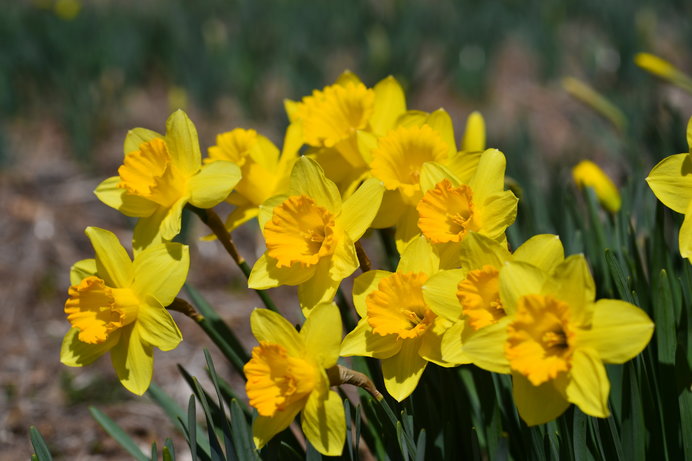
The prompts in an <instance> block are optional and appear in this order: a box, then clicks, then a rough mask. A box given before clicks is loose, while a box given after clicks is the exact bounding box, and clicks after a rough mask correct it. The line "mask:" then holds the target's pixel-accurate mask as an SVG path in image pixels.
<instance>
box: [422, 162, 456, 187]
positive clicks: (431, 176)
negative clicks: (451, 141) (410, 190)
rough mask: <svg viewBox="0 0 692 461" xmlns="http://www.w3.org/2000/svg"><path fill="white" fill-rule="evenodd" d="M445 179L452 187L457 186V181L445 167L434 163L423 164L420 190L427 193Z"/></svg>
mask: <svg viewBox="0 0 692 461" xmlns="http://www.w3.org/2000/svg"><path fill="white" fill-rule="evenodd" d="M445 179H447V180H449V182H450V183H451V184H452V186H453V187H458V186H459V184H460V183H459V181H458V180H457V178H456V177H455V176H454V173H452V172H451V171H450V170H449V169H448V168H447V167H446V166H444V165H442V164H439V163H436V162H425V163H424V164H423V168H421V172H420V188H421V191H422V192H427V191H429V190H430V189H432V188H434V187H435V185H436V184H437V183H439V182H441V181H444V180H445Z"/></svg>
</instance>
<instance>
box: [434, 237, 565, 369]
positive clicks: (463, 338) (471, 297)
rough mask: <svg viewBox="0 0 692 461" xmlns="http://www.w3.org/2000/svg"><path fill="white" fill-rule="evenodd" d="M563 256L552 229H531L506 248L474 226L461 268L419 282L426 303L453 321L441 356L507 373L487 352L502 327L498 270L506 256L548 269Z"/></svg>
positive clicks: (504, 364) (462, 247) (504, 363)
mask: <svg viewBox="0 0 692 461" xmlns="http://www.w3.org/2000/svg"><path fill="white" fill-rule="evenodd" d="M563 260H564V250H563V248H562V243H561V242H560V239H559V238H558V236H557V235H548V234H543V235H536V236H534V237H532V238H530V239H529V240H527V241H526V242H525V243H524V244H523V245H521V246H520V247H519V248H517V249H516V251H515V252H514V253H510V252H509V250H508V249H507V246H506V245H504V244H501V243H499V242H497V241H496V240H493V239H491V238H489V237H486V236H484V235H481V234H477V233H475V232H471V233H470V234H469V235H468V236H467V237H466V238H465V239H464V241H463V242H462V243H461V245H460V257H459V263H460V265H461V268H460V269H451V270H441V271H439V272H437V273H436V274H434V275H432V276H431V277H430V278H429V279H428V281H427V282H426V283H425V284H424V285H423V298H424V299H425V301H426V303H427V304H428V305H429V306H430V309H431V310H432V311H433V312H435V313H436V314H437V315H439V316H442V317H444V318H446V319H448V320H450V321H451V322H454V324H453V325H452V326H451V327H450V328H449V329H448V330H447V331H446V332H445V333H444V337H443V339H442V344H441V353H442V358H443V360H445V361H446V362H450V363H455V364H464V363H473V364H475V365H477V366H479V367H480V368H483V369H485V370H488V371H493V372H496V373H509V371H510V370H509V364H508V363H507V360H506V359H505V358H504V357H502V356H501V357H500V359H499V361H497V360H494V359H497V355H496V354H490V355H489V354H487V353H486V351H487V350H489V349H492V348H496V349H498V348H499V349H500V350H501V347H502V344H501V341H497V338H496V337H495V336H494V334H496V333H497V332H500V333H502V331H503V330H505V329H506V328H507V320H506V319H507V312H506V311H505V308H504V305H503V303H502V299H501V296H500V273H501V271H502V268H503V267H504V263H505V262H508V261H525V262H528V263H531V264H534V265H535V266H537V267H539V268H540V269H542V270H544V271H545V272H547V273H550V272H552V271H553V270H554V268H555V267H556V266H557V265H558V264H559V263H560V262H562V261H563Z"/></svg>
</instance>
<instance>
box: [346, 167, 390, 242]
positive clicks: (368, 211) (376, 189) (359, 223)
mask: <svg viewBox="0 0 692 461" xmlns="http://www.w3.org/2000/svg"><path fill="white" fill-rule="evenodd" d="M383 194H384V185H382V181H380V180H378V179H375V178H370V179H368V180H367V181H365V182H364V183H363V184H362V185H361V186H360V187H359V188H358V189H356V191H355V192H354V193H353V195H351V196H350V197H349V198H348V199H346V201H344V203H343V205H342V207H341V216H339V218H338V222H339V223H340V224H341V225H342V226H343V228H344V230H345V231H346V233H347V234H348V236H349V237H350V238H351V241H353V242H355V241H357V240H358V239H359V238H361V237H362V236H363V234H364V233H365V231H366V230H368V227H370V224H372V220H373V219H374V218H375V215H377V212H378V211H379V209H380V203H381V202H382V195H383Z"/></svg>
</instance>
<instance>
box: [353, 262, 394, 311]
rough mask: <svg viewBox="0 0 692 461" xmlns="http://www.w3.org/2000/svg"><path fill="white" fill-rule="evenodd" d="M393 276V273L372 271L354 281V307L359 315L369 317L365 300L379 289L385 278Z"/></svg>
mask: <svg viewBox="0 0 692 461" xmlns="http://www.w3.org/2000/svg"><path fill="white" fill-rule="evenodd" d="M389 275H392V273H391V272H388V271H381V270H372V271H368V272H365V273H363V274H361V275H359V276H358V277H356V279H355V280H354V281H353V305H354V307H355V308H356V311H357V312H358V315H360V316H361V317H365V316H367V315H368V307H367V305H366V304H365V298H367V296H368V295H369V294H370V292H371V291H373V290H376V289H377V285H378V284H379V283H380V280H382V279H383V278H384V277H387V276H389Z"/></svg>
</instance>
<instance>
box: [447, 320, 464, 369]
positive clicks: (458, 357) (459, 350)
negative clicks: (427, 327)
mask: <svg viewBox="0 0 692 461" xmlns="http://www.w3.org/2000/svg"><path fill="white" fill-rule="evenodd" d="M463 330H464V321H463V320H459V321H457V322H455V323H454V324H453V325H452V326H451V327H449V328H448V329H447V331H445V333H444V335H443V336H442V343H441V344H440V350H441V354H442V359H443V360H444V361H446V362H448V363H454V364H457V365H462V364H465V363H471V358H470V357H468V356H467V355H466V354H464V350H463V347H462V343H461V335H462V333H461V332H462V331H463Z"/></svg>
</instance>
